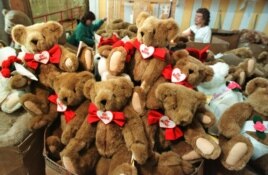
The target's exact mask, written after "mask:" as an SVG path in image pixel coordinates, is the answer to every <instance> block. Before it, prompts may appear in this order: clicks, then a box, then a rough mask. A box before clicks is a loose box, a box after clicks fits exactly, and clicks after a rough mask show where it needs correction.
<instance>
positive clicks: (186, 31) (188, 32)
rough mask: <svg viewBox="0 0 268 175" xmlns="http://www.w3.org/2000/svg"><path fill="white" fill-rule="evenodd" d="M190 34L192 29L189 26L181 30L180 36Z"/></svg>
mask: <svg viewBox="0 0 268 175" xmlns="http://www.w3.org/2000/svg"><path fill="white" fill-rule="evenodd" d="M191 34H192V31H191V28H190V27H189V28H188V29H186V30H184V31H183V32H182V36H191Z"/></svg>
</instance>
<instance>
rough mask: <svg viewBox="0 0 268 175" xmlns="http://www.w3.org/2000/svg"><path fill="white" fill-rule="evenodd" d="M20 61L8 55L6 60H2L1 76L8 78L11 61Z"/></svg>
mask: <svg viewBox="0 0 268 175" xmlns="http://www.w3.org/2000/svg"><path fill="white" fill-rule="evenodd" d="M15 62H16V63H21V60H20V59H18V58H17V57H16V56H9V57H8V59H7V60H4V61H3V62H2V66H1V67H2V69H1V73H2V75H3V77H5V78H9V77H10V75H11V70H10V67H11V65H12V64H13V63H15Z"/></svg>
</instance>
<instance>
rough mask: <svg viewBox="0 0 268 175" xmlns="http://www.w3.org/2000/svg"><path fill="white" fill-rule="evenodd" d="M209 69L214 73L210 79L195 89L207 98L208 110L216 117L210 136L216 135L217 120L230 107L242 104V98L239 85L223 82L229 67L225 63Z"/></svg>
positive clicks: (210, 129) (209, 130) (219, 63)
mask: <svg viewBox="0 0 268 175" xmlns="http://www.w3.org/2000/svg"><path fill="white" fill-rule="evenodd" d="M210 67H211V68H212V69H213V72H214V75H213V77H212V79H211V80H210V81H207V82H204V83H201V84H199V85H198V86H197V89H198V91H200V92H203V93H204V94H205V95H206V96H207V103H208V108H209V110H210V111H211V112H213V114H214V115H215V117H216V122H215V125H213V126H212V127H210V128H209V129H208V132H209V133H210V134H212V135H218V130H217V122H218V120H219V119H220V117H221V116H222V114H223V113H224V111H225V110H226V109H228V108H229V107H230V106H232V105H233V104H235V103H238V102H243V101H244V96H243V94H242V91H241V87H240V85H239V84H237V83H236V82H233V81H231V82H228V81H226V80H225V77H226V76H227V75H228V72H229V66H228V65H227V64H226V63H221V62H218V63H216V64H214V65H210Z"/></svg>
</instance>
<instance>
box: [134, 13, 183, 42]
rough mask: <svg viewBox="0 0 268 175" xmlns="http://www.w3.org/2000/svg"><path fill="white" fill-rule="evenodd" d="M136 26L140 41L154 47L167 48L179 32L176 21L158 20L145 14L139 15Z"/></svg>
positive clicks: (170, 19)
mask: <svg viewBox="0 0 268 175" xmlns="http://www.w3.org/2000/svg"><path fill="white" fill-rule="evenodd" d="M136 25H137V27H138V31H137V39H138V41H139V42H141V43H143V44H145V45H147V46H153V47H167V46H168V44H169V43H170V41H171V40H173V39H174V38H175V37H176V36H177V34H178V32H179V27H178V24H177V23H176V21H175V20H174V19H172V18H169V19H158V18H156V17H154V16H149V15H148V14H146V13H145V12H142V13H141V14H139V16H138V17H137V20H136Z"/></svg>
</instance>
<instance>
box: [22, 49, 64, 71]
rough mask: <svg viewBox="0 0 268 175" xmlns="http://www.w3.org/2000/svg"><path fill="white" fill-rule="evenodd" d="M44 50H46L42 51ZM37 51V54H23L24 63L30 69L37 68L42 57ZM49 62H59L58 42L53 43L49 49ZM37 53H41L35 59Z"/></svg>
mask: <svg viewBox="0 0 268 175" xmlns="http://www.w3.org/2000/svg"><path fill="white" fill-rule="evenodd" d="M44 52H46V51H44ZM44 52H42V53H38V54H32V53H26V54H25V56H24V60H25V61H26V65H27V66H29V67H30V68H32V69H37V67H38V66H39V62H41V61H42V59H43V57H44V56H43V55H42V54H43V53H44ZM48 54H49V62H50V63H54V64H58V63H59V62H60V57H61V48H60V46H59V45H58V44H55V45H54V46H53V47H52V48H51V49H50V50H49V51H48ZM38 55H41V56H40V58H39V60H38V61H37V60H36V59H35V57H38Z"/></svg>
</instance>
